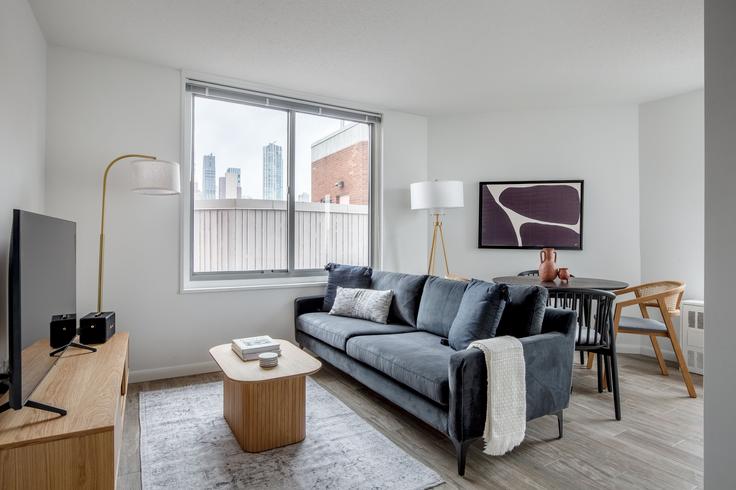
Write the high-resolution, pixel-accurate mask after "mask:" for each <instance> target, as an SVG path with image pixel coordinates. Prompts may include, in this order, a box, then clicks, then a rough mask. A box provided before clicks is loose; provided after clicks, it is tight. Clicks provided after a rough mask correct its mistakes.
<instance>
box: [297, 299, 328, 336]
mask: <svg viewBox="0 0 736 490" xmlns="http://www.w3.org/2000/svg"><path fill="white" fill-rule="evenodd" d="M324 299H325V296H324V295H323V294H322V295H316V296H302V297H301V298H296V299H295V300H294V332H296V329H297V326H298V325H299V316H300V315H303V314H305V313H316V312H318V311H322V304H323V302H324Z"/></svg>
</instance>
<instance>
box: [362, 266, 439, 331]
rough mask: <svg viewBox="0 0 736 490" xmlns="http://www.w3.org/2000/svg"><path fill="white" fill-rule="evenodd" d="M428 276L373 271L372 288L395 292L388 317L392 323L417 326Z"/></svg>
mask: <svg viewBox="0 0 736 490" xmlns="http://www.w3.org/2000/svg"><path fill="white" fill-rule="evenodd" d="M426 281H427V276H418V275H414V274H401V273H399V272H385V271H373V276H372V277H371V289H378V290H382V291H385V290H387V289H391V290H392V291H393V292H394V300H393V301H392V302H391V311H390V312H389V314H388V319H389V321H390V322H391V323H405V324H407V325H410V326H412V327H416V326H417V312H418V311H419V299H420V298H421V297H422V289H423V288H424V283H425V282H426Z"/></svg>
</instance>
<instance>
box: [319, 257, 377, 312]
mask: <svg viewBox="0 0 736 490" xmlns="http://www.w3.org/2000/svg"><path fill="white" fill-rule="evenodd" d="M325 270H326V271H328V275H327V289H326V290H325V299H324V302H323V304H322V311H330V310H331V309H332V304H333V303H334V302H335V295H336V294H337V286H342V287H344V288H360V289H367V288H368V287H369V286H370V285H371V274H372V273H373V269H371V268H370V267H363V266H357V265H343V264H333V263H329V264H327V265H326V266H325Z"/></svg>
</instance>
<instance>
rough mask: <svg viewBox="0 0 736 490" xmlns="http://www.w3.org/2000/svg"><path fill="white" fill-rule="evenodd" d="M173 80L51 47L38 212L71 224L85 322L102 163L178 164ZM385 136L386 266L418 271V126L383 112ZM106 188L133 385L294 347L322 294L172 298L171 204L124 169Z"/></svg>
mask: <svg viewBox="0 0 736 490" xmlns="http://www.w3.org/2000/svg"><path fill="white" fill-rule="evenodd" d="M180 83H181V79H180V73H179V71H177V70H173V69H170V68H164V67H159V66H154V65H150V64H145V63H139V62H134V61H129V60H124V59H120V58H114V57H109V56H102V55H94V54H89V53H85V52H81V51H76V50H70V49H65V48H56V47H54V48H51V49H49V63H48V86H49V90H48V104H49V111H48V113H49V117H48V130H47V133H48V147H47V153H48V169H47V181H46V183H47V211H48V212H49V213H52V214H57V215H59V216H63V217H66V218H68V219H72V220H74V221H76V222H77V223H78V233H79V239H78V293H77V294H78V302H79V311H80V312H81V313H82V314H83V313H84V312H87V311H92V310H93V309H94V308H95V297H96V268H97V234H98V233H99V228H98V227H99V212H100V211H99V200H100V183H101V178H102V171H103V168H104V165H105V164H106V163H107V162H108V161H109V160H111V159H112V158H114V157H115V156H117V155H119V154H122V153H129V152H143V153H150V154H153V155H158V156H160V157H161V158H165V159H173V160H181V155H180V151H181V141H180V139H181V114H180V113H181V98H180V97H181V94H180ZM383 130H384V148H383V152H384V159H383V160H384V167H385V168H384V170H383V180H384V182H385V183H386V196H385V199H384V215H385V219H384V223H383V227H384V239H385V241H386V246H385V250H384V264H385V266H386V267H387V268H396V269H401V270H408V271H412V270H413V271H416V270H421V269H422V268H423V264H424V260H423V258H422V257H417V256H416V254H415V250H423V249H424V247H425V237H424V236H423V233H422V232H423V231H424V221H423V218H422V217H421V216H419V215H412V214H411V213H410V212H409V211H408V210H407V209H406V208H405V207H404V201H406V200H407V199H408V198H406V196H405V195H404V194H406V193H407V192H408V191H405V192H402V189H407V188H408V184H409V183H410V182H412V181H415V180H421V179H423V178H424V176H425V171H426V120H425V119H424V118H421V117H417V116H411V115H405V114H399V113H393V112H388V113H385V116H384V124H383ZM109 185H110V189H109V191H110V193H109V195H108V206H109V208H108V215H107V220H108V221H107V225H106V268H105V273H106V278H105V303H104V306H105V308H106V309H111V310H114V311H116V312H117V315H118V325H119V328H120V329H121V330H127V331H129V332H130V333H131V352H130V356H131V357H130V363H131V369H132V371H134V373H133V379H134V380H136V379H138V380H140V379H151V378H155V377H165V376H172V375H178V374H186V373H192V372H196V371H205V370H209V369H211V368H212V363H211V361H210V358H209V354H208V352H207V351H208V349H209V347H211V346H212V345H215V344H218V343H223V342H227V341H229V340H230V339H232V338H234V337H242V336H248V335H256V334H269V335H271V336H273V337H281V338H292V330H293V319H292V312H293V308H292V303H293V300H294V298H295V297H297V296H303V295H309V294H316V293H318V292H320V291H321V288H319V287H310V288H289V289H270V290H249V291H232V292H212V293H190V294H184V295H182V294H179V293H178V280H179V237H180V232H179V199H178V198H176V197H172V198H167V197H150V196H140V195H136V194H132V193H130V192H129V191H128V189H129V182H128V180H127V175H126V171H125V168H122V167H121V168H115V169H114V170H113V171H112V172H111V175H110V179H109ZM414 243H417V245H414Z"/></svg>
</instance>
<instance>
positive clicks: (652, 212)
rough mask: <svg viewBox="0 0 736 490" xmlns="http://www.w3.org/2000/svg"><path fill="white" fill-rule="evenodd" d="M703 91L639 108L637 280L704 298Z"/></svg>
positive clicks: (688, 295) (692, 296)
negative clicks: (679, 284) (682, 286)
mask: <svg viewBox="0 0 736 490" xmlns="http://www.w3.org/2000/svg"><path fill="white" fill-rule="evenodd" d="M704 137H705V135H704V96H703V90H697V91H695V92H690V93H687V94H682V95H678V96H675V97H669V98H667V99H662V100H657V101H654V102H649V103H647V104H642V105H641V106H639V203H640V208H641V209H640V213H641V215H640V227H641V231H640V233H641V279H642V281H656V280H660V279H681V280H683V281H685V283H686V284H687V290H686V291H685V298H693V299H703V295H704V285H703V283H704V278H703V265H704V264H703V260H704V257H703V256H704V248H703V247H704V245H703V222H704V195H703V194H704V178H705V177H704V165H705V148H704V144H705V142H704Z"/></svg>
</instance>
